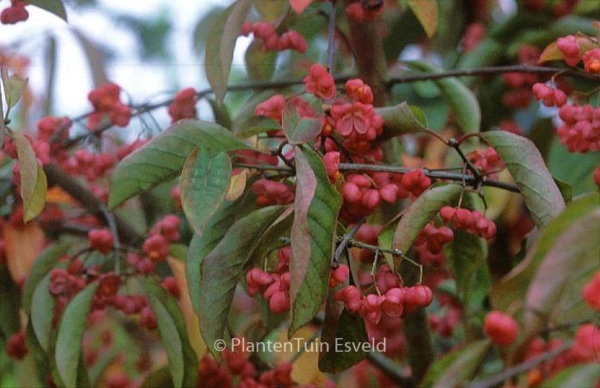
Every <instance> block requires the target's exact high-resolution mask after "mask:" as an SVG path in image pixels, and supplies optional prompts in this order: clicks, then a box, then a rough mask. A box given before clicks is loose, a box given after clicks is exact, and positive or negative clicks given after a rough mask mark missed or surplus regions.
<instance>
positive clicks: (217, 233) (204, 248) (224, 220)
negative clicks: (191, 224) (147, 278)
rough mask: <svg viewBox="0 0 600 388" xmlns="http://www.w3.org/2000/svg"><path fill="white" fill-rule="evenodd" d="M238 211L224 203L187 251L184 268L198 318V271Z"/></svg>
mask: <svg viewBox="0 0 600 388" xmlns="http://www.w3.org/2000/svg"><path fill="white" fill-rule="evenodd" d="M238 212H239V209H238V207H237V206H235V204H233V203H231V202H225V203H224V204H223V205H222V206H221V208H220V209H219V210H218V211H217V213H215V215H214V216H213V217H212V218H211V219H210V220H209V222H208V224H207V225H206V233H204V235H202V236H200V235H199V234H196V233H194V236H193V237H192V240H191V241H190V247H189V249H188V255H187V264H186V266H185V271H186V275H185V276H186V278H187V283H188V289H189V291H190V299H191V300H192V306H194V311H196V314H198V316H200V312H201V311H202V309H203V305H202V304H201V301H200V293H201V291H200V275H201V272H200V269H201V266H202V261H203V260H204V258H205V257H206V255H208V254H209V253H210V251H212V250H213V249H214V248H215V247H216V246H217V244H218V243H219V242H220V241H221V240H222V239H223V236H225V234H226V233H227V231H228V230H229V228H230V227H231V225H233V223H234V222H235V219H236V217H237V216H238Z"/></svg>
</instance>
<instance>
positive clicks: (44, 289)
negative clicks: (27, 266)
mask: <svg viewBox="0 0 600 388" xmlns="http://www.w3.org/2000/svg"><path fill="white" fill-rule="evenodd" d="M49 286H50V274H49V273H48V274H46V276H44V278H43V279H42V280H41V281H40V282H39V283H38V284H37V287H35V290H34V291H33V295H32V297H31V315H30V321H31V324H32V326H33V332H34V333H35V336H36V337H37V340H38V342H39V344H40V346H41V347H42V349H44V351H45V352H48V349H49V348H50V341H51V338H52V317H53V316H54V306H55V305H56V298H55V297H54V296H53V295H52V294H50V290H49V289H48V287H49Z"/></svg>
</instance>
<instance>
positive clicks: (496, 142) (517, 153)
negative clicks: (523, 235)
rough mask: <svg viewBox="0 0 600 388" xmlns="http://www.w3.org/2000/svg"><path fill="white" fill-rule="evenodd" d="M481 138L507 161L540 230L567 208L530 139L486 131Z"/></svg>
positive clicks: (507, 133)
mask: <svg viewBox="0 0 600 388" xmlns="http://www.w3.org/2000/svg"><path fill="white" fill-rule="evenodd" d="M482 137H483V138H484V139H485V140H487V141H488V142H489V143H490V144H491V145H492V147H494V149H495V150H496V152H498V155H500V157H501V158H502V161H504V164H505V165H506V168H507V169H508V171H509V172H510V173H511V175H512V176H513V178H514V180H515V183H516V184H517V186H518V187H519V190H520V192H521V195H522V196H523V200H524V201H525V204H526V205H527V207H528V208H529V211H530V212H531V216H532V218H533V222H534V223H535V225H536V226H537V227H538V228H540V229H541V228H543V227H544V226H546V225H547V224H548V222H550V220H552V219H553V218H555V217H556V216H558V215H559V214H560V213H561V212H562V211H563V210H564V209H565V201H564V199H563V197H562V195H561V193H560V190H559V189H558V187H557V185H556V183H555V182H554V179H553V178H552V175H551V174H550V172H549V171H548V168H547V167H546V163H545V162H544V159H543V158H542V155H540V152H539V151H538V149H537V148H536V147H535V145H534V144H533V143H532V142H531V141H530V140H529V139H527V138H525V137H523V136H519V135H515V134H512V133H510V132H505V131H491V132H486V133H484V134H482Z"/></svg>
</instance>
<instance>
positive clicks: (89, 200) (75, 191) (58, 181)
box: [44, 163, 141, 245]
mask: <svg viewBox="0 0 600 388" xmlns="http://www.w3.org/2000/svg"><path fill="white" fill-rule="evenodd" d="M44 172H45V173H46V177H47V178H48V186H52V185H58V186H60V187H61V188H62V189H63V190H64V191H66V192H67V193H68V194H69V195H70V196H71V197H73V198H74V199H75V200H76V201H78V202H79V203H80V204H81V205H82V206H83V207H85V208H86V209H87V210H88V211H89V212H90V213H92V215H94V216H95V217H96V218H97V219H98V220H100V221H101V222H103V223H104V224H105V225H107V226H109V225H110V223H111V222H112V221H111V220H110V217H108V216H107V214H106V211H105V209H106V208H105V205H104V203H102V202H101V201H100V200H99V199H98V198H97V197H96V196H95V195H94V194H92V193H91V192H90V191H89V190H88V189H86V188H85V187H83V186H82V185H81V184H80V183H79V182H77V181H76V180H75V179H73V178H72V177H71V176H70V175H69V174H67V173H66V172H64V171H63V170H62V169H61V168H60V167H58V166H57V165H55V164H52V163H50V164H46V165H45V166H44ZM112 217H113V218H114V226H115V227H116V229H117V231H118V235H119V236H120V237H121V240H122V241H124V242H126V243H128V244H132V245H133V244H135V243H137V242H139V241H140V240H141V236H140V235H139V234H138V232H137V231H136V230H135V229H134V228H133V227H132V226H131V225H130V224H129V223H128V222H127V221H126V220H124V219H123V218H121V217H118V216H117V215H116V214H113V215H112ZM116 237H117V236H115V238H116Z"/></svg>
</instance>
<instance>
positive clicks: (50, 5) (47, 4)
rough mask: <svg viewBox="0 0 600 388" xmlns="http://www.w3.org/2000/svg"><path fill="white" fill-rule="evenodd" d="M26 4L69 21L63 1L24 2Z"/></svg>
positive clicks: (29, 0) (40, 0)
mask: <svg viewBox="0 0 600 388" xmlns="http://www.w3.org/2000/svg"><path fill="white" fill-rule="evenodd" d="M24 1H25V3H27V4H31V5H33V6H36V7H39V8H41V9H43V10H45V11H48V12H50V13H52V14H54V15H56V16H58V17H59V18H61V19H63V20H64V21H65V22H66V21H67V11H66V10H65V6H64V5H63V3H62V1H61V0H24Z"/></svg>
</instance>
